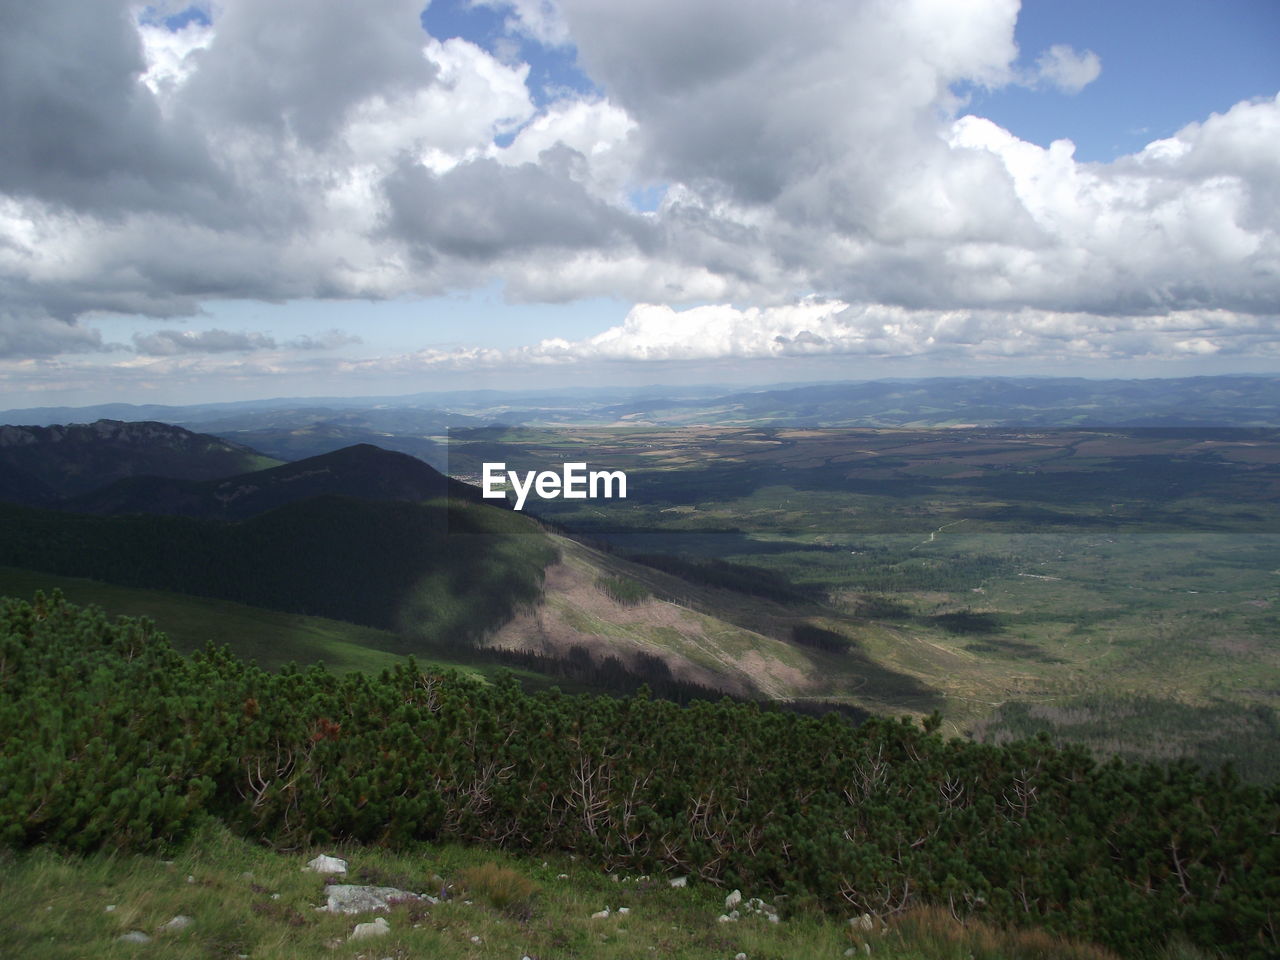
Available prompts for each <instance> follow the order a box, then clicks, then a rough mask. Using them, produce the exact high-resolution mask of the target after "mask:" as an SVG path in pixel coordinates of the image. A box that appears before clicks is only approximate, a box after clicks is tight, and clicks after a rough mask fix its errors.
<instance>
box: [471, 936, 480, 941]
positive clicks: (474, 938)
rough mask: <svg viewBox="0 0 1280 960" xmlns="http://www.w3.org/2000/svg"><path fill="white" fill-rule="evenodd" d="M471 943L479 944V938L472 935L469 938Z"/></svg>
mask: <svg viewBox="0 0 1280 960" xmlns="http://www.w3.org/2000/svg"><path fill="white" fill-rule="evenodd" d="M471 942H472V943H479V942H480V938H479V937H478V936H476V935H475V934H472V936H471Z"/></svg>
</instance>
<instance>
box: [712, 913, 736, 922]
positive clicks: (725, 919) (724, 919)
mask: <svg viewBox="0 0 1280 960" xmlns="http://www.w3.org/2000/svg"><path fill="white" fill-rule="evenodd" d="M716 920H717V921H718V922H719V923H733V917H731V916H729V915H728V914H727V913H722V914H720V916H718V917H716Z"/></svg>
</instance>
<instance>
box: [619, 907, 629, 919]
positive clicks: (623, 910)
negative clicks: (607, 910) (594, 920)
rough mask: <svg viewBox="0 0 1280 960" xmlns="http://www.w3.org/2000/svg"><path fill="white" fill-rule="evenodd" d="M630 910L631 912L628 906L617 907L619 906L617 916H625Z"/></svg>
mask: <svg viewBox="0 0 1280 960" xmlns="http://www.w3.org/2000/svg"><path fill="white" fill-rule="evenodd" d="M630 912H631V908H630V907H619V908H618V916H620V917H623V916H626V915H627V914H628V913H630Z"/></svg>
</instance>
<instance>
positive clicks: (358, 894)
mask: <svg viewBox="0 0 1280 960" xmlns="http://www.w3.org/2000/svg"><path fill="white" fill-rule="evenodd" d="M324 892H325V895H326V897H327V898H328V899H327V901H326V902H325V905H324V906H323V907H321V908H320V909H321V910H327V911H329V913H372V912H373V911H374V910H386V909H388V908H389V907H391V906H393V905H395V904H397V903H406V902H413V903H416V902H418V901H421V900H423V899H424V898H423V897H422V896H420V895H419V894H416V893H409V892H408V891H407V890H397V889H396V888H395V887H367V886H357V885H354V884H349V883H331V884H329V885H328V886H327V887H325V888H324Z"/></svg>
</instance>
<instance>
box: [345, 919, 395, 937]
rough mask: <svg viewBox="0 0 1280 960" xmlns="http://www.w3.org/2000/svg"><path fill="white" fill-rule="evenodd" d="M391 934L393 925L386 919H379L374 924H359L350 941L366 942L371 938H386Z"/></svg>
mask: <svg viewBox="0 0 1280 960" xmlns="http://www.w3.org/2000/svg"><path fill="white" fill-rule="evenodd" d="M390 932H391V924H389V923H387V918H386V917H379V918H378V919H377V920H374V921H373V923H357V924H356V928H355V929H354V930H352V931H351V936H349V937H347V939H348V940H365V939H367V938H369V937H385V936H386V935H387V934H388V933H390Z"/></svg>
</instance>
